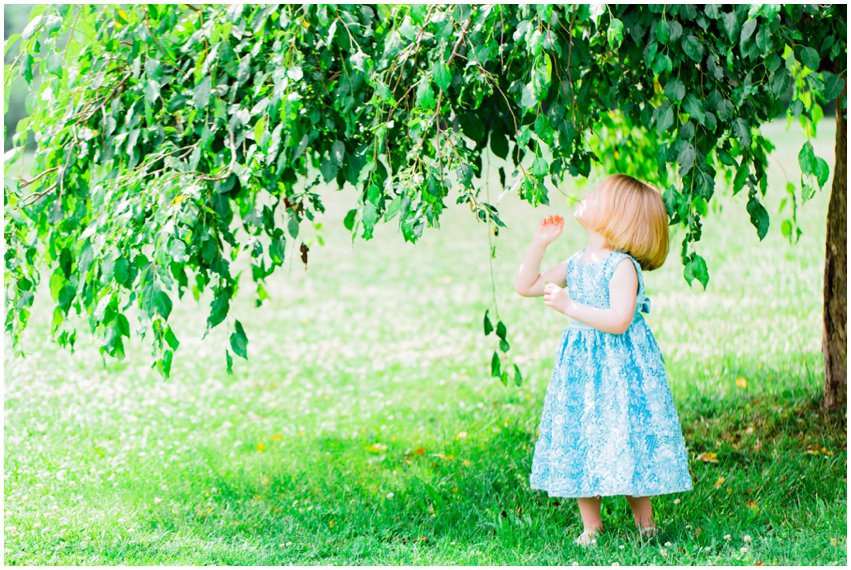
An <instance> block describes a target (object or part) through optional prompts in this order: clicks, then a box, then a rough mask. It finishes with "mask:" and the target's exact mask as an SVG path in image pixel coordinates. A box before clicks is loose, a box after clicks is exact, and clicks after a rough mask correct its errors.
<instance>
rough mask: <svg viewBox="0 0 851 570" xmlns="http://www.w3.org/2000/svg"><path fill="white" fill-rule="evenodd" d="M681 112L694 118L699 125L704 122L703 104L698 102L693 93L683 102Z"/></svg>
mask: <svg viewBox="0 0 851 570" xmlns="http://www.w3.org/2000/svg"><path fill="white" fill-rule="evenodd" d="M683 110H684V111H685V112H686V113H688V114H689V115H691V116H692V117H694V118H695V120H696V121H697V122H698V123H700V124H701V125H702V124H704V122H705V121H706V114H705V113H704V111H703V103H701V102H700V99H698V98H697V97H696V96H695V95H694V93H689V94H688V96H686V99H685V101H684V102H683Z"/></svg>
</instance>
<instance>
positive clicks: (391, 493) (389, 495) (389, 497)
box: [387, 491, 393, 499]
mask: <svg viewBox="0 0 851 570" xmlns="http://www.w3.org/2000/svg"><path fill="white" fill-rule="evenodd" d="M387 498H388V499H392V498H393V492H392V491H391V492H390V493H387Z"/></svg>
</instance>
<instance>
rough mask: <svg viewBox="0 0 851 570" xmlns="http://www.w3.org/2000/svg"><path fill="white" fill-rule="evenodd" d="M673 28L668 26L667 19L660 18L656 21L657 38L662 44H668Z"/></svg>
mask: <svg viewBox="0 0 851 570" xmlns="http://www.w3.org/2000/svg"><path fill="white" fill-rule="evenodd" d="M670 35H671V30H670V28H669V27H668V22H666V21H665V20H658V21H657V22H656V39H657V40H658V41H659V43H660V44H663V45H664V44H667V43H668V39H669V38H670Z"/></svg>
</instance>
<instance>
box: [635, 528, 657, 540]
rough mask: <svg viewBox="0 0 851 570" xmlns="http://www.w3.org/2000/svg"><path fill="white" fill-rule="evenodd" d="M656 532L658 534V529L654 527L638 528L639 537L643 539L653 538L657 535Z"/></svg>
mask: <svg viewBox="0 0 851 570" xmlns="http://www.w3.org/2000/svg"><path fill="white" fill-rule="evenodd" d="M658 532H659V529H657V528H656V527H655V526H642V527H639V528H638V534H639V536H642V537H645V538H651V537H654V536H656V535H657V534H658Z"/></svg>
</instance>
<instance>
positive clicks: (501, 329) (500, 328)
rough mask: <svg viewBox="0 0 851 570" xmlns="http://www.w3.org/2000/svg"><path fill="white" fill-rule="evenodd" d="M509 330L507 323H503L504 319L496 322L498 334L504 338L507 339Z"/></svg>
mask: <svg viewBox="0 0 851 570" xmlns="http://www.w3.org/2000/svg"><path fill="white" fill-rule="evenodd" d="M507 332H508V331H507V330H506V328H505V323H503V322H502V321H498V322H497V323H496V336H498V337H499V338H501V339H502V340H505V335H506V333H507Z"/></svg>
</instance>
